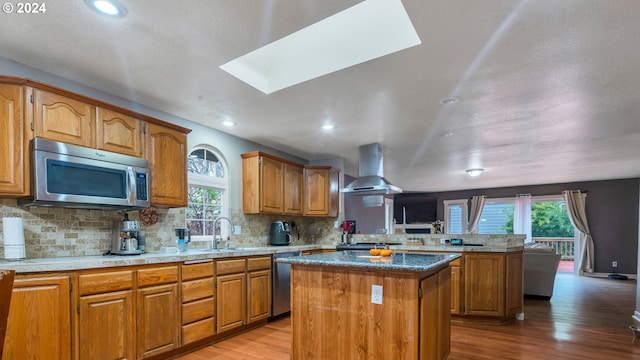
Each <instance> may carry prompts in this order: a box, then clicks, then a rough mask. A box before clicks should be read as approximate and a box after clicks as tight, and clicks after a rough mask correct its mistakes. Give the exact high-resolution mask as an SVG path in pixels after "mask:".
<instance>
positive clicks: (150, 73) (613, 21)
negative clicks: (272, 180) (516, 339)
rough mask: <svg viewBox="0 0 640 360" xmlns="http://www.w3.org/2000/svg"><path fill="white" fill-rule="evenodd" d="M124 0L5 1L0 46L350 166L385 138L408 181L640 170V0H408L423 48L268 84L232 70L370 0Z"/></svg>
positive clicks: (597, 175) (394, 168) (542, 178)
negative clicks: (476, 172)
mask: <svg viewBox="0 0 640 360" xmlns="http://www.w3.org/2000/svg"><path fill="white" fill-rule="evenodd" d="M121 3H122V4H123V5H124V6H125V7H126V9H127V16H126V17H125V18H122V19H110V18H107V17H104V16H100V15H98V14H96V13H94V12H93V11H91V10H90V9H89V7H88V6H87V5H86V4H85V3H84V2H83V1H79V0H78V1H64V2H59V1H56V2H47V3H46V5H47V12H46V13H45V14H38V15H36V14H29V15H27V14H22V15H18V14H11V15H8V14H2V15H3V16H2V21H1V22H0V56H3V57H5V58H8V59H11V60H14V61H16V62H19V63H23V64H26V65H29V66H33V67H35V68H38V69H41V70H44V71H47V72H50V73H53V74H56V75H59V76H61V77H64V78H67V79H69V80H73V81H76V82H79V83H81V84H84V85H87V86H89V87H92V88H95V89H98V90H101V91H104V92H106V93H109V94H113V95H116V96H120V97H123V98H126V99H129V100H132V101H134V102H137V103H140V104H143V105H145V106H148V107H151V108H155V109H158V110H161V111H164V112H167V113H170V114H173V115H176V116H179V117H182V118H185V119H187V120H191V121H194V122H198V123H202V124H204V125H207V126H210V127H212V128H215V129H219V130H221V131H224V132H228V133H230V134H233V135H236V136H239V137H241V138H245V139H248V140H251V141H254V142H257V143H260V144H263V145H266V146H270V147H273V148H276V149H279V150H282V151H285V152H288V153H291V154H293V155H297V156H300V157H302V158H306V159H309V160H317V159H326V158H333V157H343V158H344V159H345V162H346V167H347V168H346V172H347V173H348V174H350V175H357V163H358V159H357V157H358V146H359V145H363V144H369V143H374V142H379V143H381V144H383V146H384V149H385V177H386V178H387V179H389V180H390V181H391V182H392V183H394V184H395V185H397V186H399V187H401V188H403V189H404V190H405V191H443V190H455V189H469V188H483V187H501V186H513V185H528V184H546V183H558V182H573V181H588V180H601V179H615V178H628V177H639V176H640V155H639V154H640V99H639V97H638V95H637V94H638V90H637V87H638V86H639V84H640V36H638V20H637V15H638V14H640V1H637V0H616V1H615V4H612V3H611V2H610V1H601V0H562V1H558V0H536V1H498V0H485V1H467V0H448V1H435V0H404V1H403V4H404V6H405V8H406V10H407V13H408V14H409V17H410V18H411V20H412V22H413V24H414V27H415V28H416V31H417V33H418V35H419V36H420V39H421V41H422V44H421V45H418V46H415V47H412V48H410V49H407V50H403V51H400V52H398V53H394V54H391V55H388V56H385V57H382V58H379V59H375V60H372V61H369V62H366V63H363V64H360V65H356V66H353V67H350V68H347V69H344V70H341V71H338V72H335V73H332V74H329V75H326V76H323V77H320V78H317V79H314V80H310V81H307V82H304V83H301V84H299V85H296V86H293V87H290V88H285V89H283V90H280V91H277V92H274V93H272V94H269V95H265V94H263V93H261V92H260V91H258V90H256V89H254V88H253V87H251V86H249V85H247V84H245V83H243V82H241V81H240V80H238V79H236V78H235V77H233V76H231V75H229V74H227V73H226V72H224V71H222V70H221V69H220V68H219V66H220V65H222V64H224V63H226V62H228V61H229V60H232V59H234V58H236V57H238V56H241V55H243V54H245V53H247V52H249V51H252V50H254V49H256V48H258V47H261V46H263V45H265V44H268V43H270V42H272V41H274V40H277V39H279V38H281V37H283V36H286V35H288V34H290V33H292V32H294V31H297V30H299V29H301V28H304V27H306V26H308V25H310V24H312V23H314V22H317V21H319V20H321V19H323V18H325V17H327V16H330V15H332V14H335V13H337V12H339V11H341V10H344V9H346V8H348V7H350V6H352V5H354V4H357V3H359V1H353V0H322V1H319V0H265V1H260V2H257V1H228V0H201V1H195V0H190V1H185V2H176V1H168V0H156V1H134V0H121ZM447 96H456V97H459V98H460V101H459V102H457V103H455V104H451V105H443V104H441V103H440V100H441V99H442V98H445V97H447ZM227 119H230V120H233V121H235V122H236V123H237V124H238V125H237V126H236V127H235V128H232V129H229V128H225V127H223V126H222V124H221V123H222V121H223V120H227ZM326 122H331V123H333V124H335V126H336V128H335V129H334V130H333V131H332V132H323V131H321V130H320V126H321V125H322V124H324V123H326ZM447 133H449V134H450V136H444V134H447ZM472 167H481V168H484V169H485V172H484V173H483V174H482V175H481V176H479V177H477V178H471V177H469V176H467V175H466V174H465V172H464V170H465V169H467V168H472Z"/></svg>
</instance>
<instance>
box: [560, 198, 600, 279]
mask: <svg viewBox="0 0 640 360" xmlns="http://www.w3.org/2000/svg"><path fill="white" fill-rule="evenodd" d="M562 197H564V202H565V203H566V204H567V212H568V213H569V219H570V220H571V224H573V226H574V227H575V228H576V229H577V230H578V231H579V232H580V234H579V235H580V238H579V240H578V241H579V247H580V249H579V254H576V255H577V256H578V258H577V259H576V260H577V262H578V270H579V271H580V272H581V273H582V272H588V273H592V272H593V265H594V248H593V238H592V237H591V232H590V231H589V224H588V222H587V212H586V197H587V194H585V193H581V192H580V190H565V191H563V192H562Z"/></svg>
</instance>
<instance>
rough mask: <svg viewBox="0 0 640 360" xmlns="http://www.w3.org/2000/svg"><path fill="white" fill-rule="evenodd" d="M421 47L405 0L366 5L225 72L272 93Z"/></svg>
mask: <svg viewBox="0 0 640 360" xmlns="http://www.w3.org/2000/svg"><path fill="white" fill-rule="evenodd" d="M418 44H420V38H419V37H418V34H417V33H416V31H415V29H414V28H413V24H412V23H411V20H410V19H409V15H407V12H406V10H405V9H404V6H403V5H402V1H401V0H366V1H363V2H361V3H359V4H357V5H354V6H352V7H350V8H348V9H346V10H344V11H341V12H339V13H337V14H335V15H333V16H330V17H328V18H326V19H324V20H321V21H319V22H317V23H315V24H313V25H310V26H308V27H306V28H304V29H302V30H300V31H297V32H295V33H293V34H291V35H288V36H286V37H284V38H282V39H280V40H277V41H274V42H272V43H270V44H268V45H265V46H263V47H261V48H259V49H257V50H254V51H252V52H250V53H248V54H245V55H243V56H241V57H239V58H237V59H235V60H232V61H230V62H228V63H226V64H224V65H222V66H220V68H221V69H222V70H224V71H226V72H228V73H229V74H231V75H233V76H235V77H237V78H238V79H240V80H242V81H244V82H246V83H247V84H249V85H251V86H253V87H254V88H256V89H258V90H260V91H262V92H263V93H265V94H270V93H272V92H275V91H278V90H281V89H284V88H286V87H289V86H292V85H296V84H299V83H301V82H304V81H307V80H311V79H315V78H317V77H320V76H323V75H326V74H329V73H332V72H335V71H338V70H341V69H344V68H347V67H349V66H353V65H357V64H360V63H363V62H365V61H369V60H373V59H376V58H379V57H381V56H384V55H388V54H391V53H394V52H397V51H400V50H404V49H407V48H409V47H412V46H415V45H418Z"/></svg>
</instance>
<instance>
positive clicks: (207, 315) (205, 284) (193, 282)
mask: <svg viewBox="0 0 640 360" xmlns="http://www.w3.org/2000/svg"><path fill="white" fill-rule="evenodd" d="M181 270H182V302H181V303H182V322H181V324H182V345H186V344H189V343H192V342H194V341H198V340H201V339H204V338H207V337H209V336H212V335H214V334H215V326H216V323H215V321H216V318H215V282H214V281H215V279H214V274H215V272H214V264H213V261H212V260H205V261H196V262H192V263H187V262H185V263H183V264H182V265H181Z"/></svg>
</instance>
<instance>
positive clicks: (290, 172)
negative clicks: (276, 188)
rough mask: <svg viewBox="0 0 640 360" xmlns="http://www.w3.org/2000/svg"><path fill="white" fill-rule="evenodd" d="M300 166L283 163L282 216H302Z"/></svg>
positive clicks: (301, 172)
mask: <svg viewBox="0 0 640 360" xmlns="http://www.w3.org/2000/svg"><path fill="white" fill-rule="evenodd" d="M302 175H303V168H302V166H298V165H294V164H290V163H284V190H283V193H284V197H283V201H284V214H285V215H302V194H303V192H302V186H303V185H302Z"/></svg>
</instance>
